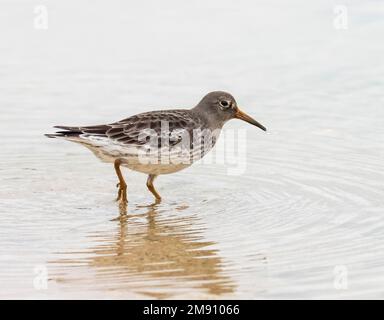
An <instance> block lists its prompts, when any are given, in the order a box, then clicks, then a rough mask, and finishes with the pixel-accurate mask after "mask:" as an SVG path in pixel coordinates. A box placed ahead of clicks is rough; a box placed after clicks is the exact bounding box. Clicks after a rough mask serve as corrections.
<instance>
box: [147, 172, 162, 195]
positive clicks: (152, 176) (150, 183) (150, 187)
mask: <svg viewBox="0 0 384 320" xmlns="http://www.w3.org/2000/svg"><path fill="white" fill-rule="evenodd" d="M156 177H157V175H155V174H150V175H149V176H148V179H147V187H148V190H149V191H151V192H152V194H153V195H154V196H155V198H156V201H157V202H160V201H161V196H160V195H159V194H158V193H157V191H156V189H155V187H154V185H153V181H154V180H155V178H156Z"/></svg>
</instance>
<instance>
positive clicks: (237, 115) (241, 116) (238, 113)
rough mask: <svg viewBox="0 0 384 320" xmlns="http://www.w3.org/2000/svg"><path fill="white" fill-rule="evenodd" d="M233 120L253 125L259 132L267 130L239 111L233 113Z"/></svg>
mask: <svg viewBox="0 0 384 320" xmlns="http://www.w3.org/2000/svg"><path fill="white" fill-rule="evenodd" d="M235 118H236V119H240V120H244V121H246V122H248V123H250V124H253V125H254V126H256V127H259V128H260V129H261V130H264V131H267V128H266V127H264V126H263V125H262V124H261V123H259V122H257V121H256V120H255V119H253V118H252V117H250V116H249V115H247V114H246V113H245V112H243V111H241V110H240V109H237V111H236V113H235Z"/></svg>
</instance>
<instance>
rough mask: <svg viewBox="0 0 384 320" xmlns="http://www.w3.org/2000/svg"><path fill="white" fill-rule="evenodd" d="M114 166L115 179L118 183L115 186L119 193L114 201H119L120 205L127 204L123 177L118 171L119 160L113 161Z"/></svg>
mask: <svg viewBox="0 0 384 320" xmlns="http://www.w3.org/2000/svg"><path fill="white" fill-rule="evenodd" d="M114 165H115V171H116V174H117V177H118V178H119V183H118V184H117V186H118V187H119V191H118V193H117V199H116V201H119V200H120V201H121V202H122V203H127V202H128V199H127V184H126V183H125V181H124V177H123V175H122V173H121V170H120V165H121V160H120V159H117V160H115V163H114Z"/></svg>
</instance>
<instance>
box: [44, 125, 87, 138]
mask: <svg viewBox="0 0 384 320" xmlns="http://www.w3.org/2000/svg"><path fill="white" fill-rule="evenodd" d="M54 128H58V129H62V130H60V131H56V132H55V133H46V134H44V135H45V136H46V137H48V138H73V137H78V136H79V135H80V134H82V133H83V132H82V131H81V129H80V127H67V126H54Z"/></svg>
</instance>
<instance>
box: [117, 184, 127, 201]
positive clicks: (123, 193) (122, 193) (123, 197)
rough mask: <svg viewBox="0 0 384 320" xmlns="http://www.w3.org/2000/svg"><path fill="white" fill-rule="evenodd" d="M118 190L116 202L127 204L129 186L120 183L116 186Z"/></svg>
mask: <svg viewBox="0 0 384 320" xmlns="http://www.w3.org/2000/svg"><path fill="white" fill-rule="evenodd" d="M116 187H117V188H119V190H118V192H117V198H116V201H120V202H121V203H127V202H128V198H127V185H126V184H125V183H124V184H121V183H120V182H119V183H118V184H117V185H116Z"/></svg>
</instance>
